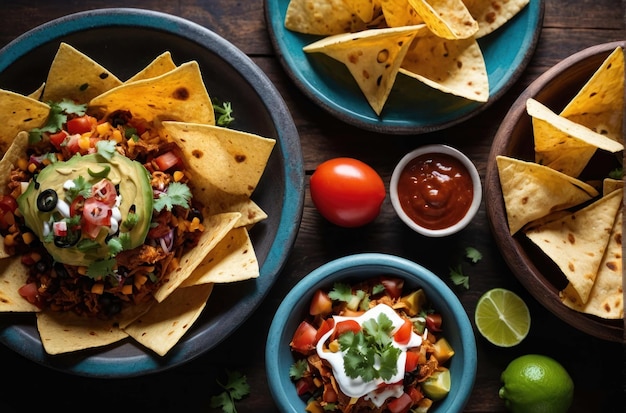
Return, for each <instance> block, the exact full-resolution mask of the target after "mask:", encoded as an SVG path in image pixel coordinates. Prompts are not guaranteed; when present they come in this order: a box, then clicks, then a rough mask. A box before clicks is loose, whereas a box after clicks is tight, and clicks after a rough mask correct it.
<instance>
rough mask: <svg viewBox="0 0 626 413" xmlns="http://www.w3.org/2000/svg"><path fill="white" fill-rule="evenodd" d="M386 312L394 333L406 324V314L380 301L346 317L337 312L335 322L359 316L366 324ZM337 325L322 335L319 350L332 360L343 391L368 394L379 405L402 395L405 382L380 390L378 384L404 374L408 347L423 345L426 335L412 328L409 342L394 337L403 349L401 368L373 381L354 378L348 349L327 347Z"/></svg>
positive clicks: (360, 320) (396, 378)
mask: <svg viewBox="0 0 626 413" xmlns="http://www.w3.org/2000/svg"><path fill="white" fill-rule="evenodd" d="M381 313H383V314H385V315H386V316H387V317H388V318H389V319H390V320H391V322H392V324H393V330H392V331H391V335H393V334H395V332H396V331H398V329H399V328H400V327H401V326H402V324H404V320H403V319H402V317H400V316H399V315H398V313H396V311H395V310H394V309H393V308H391V307H390V306H388V305H387V304H378V305H377V306H376V307H373V308H371V309H369V310H368V311H366V312H365V313H363V314H361V315H360V316H358V317H344V316H337V315H336V316H333V319H334V320H335V326H336V325H337V324H338V323H339V322H341V321H345V320H355V321H356V322H357V323H359V325H360V326H363V323H364V322H366V321H368V320H371V319H374V320H376V319H378V316H379V315H380V314H381ZM334 331H335V328H334V327H333V328H332V329H331V330H330V331H329V332H327V333H326V334H324V336H322V337H321V338H320V340H319V341H318V343H317V346H316V350H317V354H318V355H319V357H320V358H322V359H324V360H326V361H328V363H329V364H330V365H331V368H332V370H333V374H334V376H335V380H336V381H337V384H338V385H339V388H340V389H341V391H342V392H343V393H344V394H345V395H346V396H349V397H357V398H359V397H363V396H365V398H366V400H371V401H372V403H374V404H375V405H376V406H377V407H380V406H382V405H383V403H384V402H385V400H387V399H388V398H389V397H400V396H401V395H402V393H403V391H404V389H403V385H402V383H399V384H396V385H393V386H386V387H385V389H384V390H382V391H381V390H379V389H378V387H379V386H380V385H381V384H383V383H384V384H392V383H398V382H400V381H401V380H402V379H403V378H404V365H405V362H406V350H407V349H408V348H413V347H419V346H421V345H422V336H419V335H417V334H416V333H415V332H411V339H410V340H409V342H408V343H407V344H405V345H401V344H398V343H397V342H396V341H395V340H392V346H394V347H397V348H399V349H400V350H401V353H400V357H398V361H397V365H396V367H397V372H396V374H395V375H394V376H393V377H391V378H389V379H388V380H383V379H382V378H377V379H375V380H372V381H364V380H363V378H362V377H360V376H359V377H357V378H354V379H353V378H351V377H348V375H347V374H346V372H345V369H344V352H343V351H337V352H331V351H328V350H324V344H325V343H326V341H327V340H328V338H329V337H330V336H331V335H332V334H333V332H334Z"/></svg>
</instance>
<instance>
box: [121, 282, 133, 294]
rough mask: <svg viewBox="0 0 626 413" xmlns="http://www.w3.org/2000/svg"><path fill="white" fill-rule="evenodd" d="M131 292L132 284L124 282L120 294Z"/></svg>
mask: <svg viewBox="0 0 626 413" xmlns="http://www.w3.org/2000/svg"><path fill="white" fill-rule="evenodd" d="M132 293H133V285H132V284H125V285H124V286H123V287H122V294H124V295H130V294H132Z"/></svg>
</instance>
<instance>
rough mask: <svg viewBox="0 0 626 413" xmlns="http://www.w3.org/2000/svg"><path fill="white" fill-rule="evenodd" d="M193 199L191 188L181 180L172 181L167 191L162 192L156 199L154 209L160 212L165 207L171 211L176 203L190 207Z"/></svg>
mask: <svg viewBox="0 0 626 413" xmlns="http://www.w3.org/2000/svg"><path fill="white" fill-rule="evenodd" d="M190 200H191V190H190V189H189V187H188V186H187V185H185V184H183V183H181V182H172V183H171V184H169V186H168V187H167V192H162V193H160V194H159V197H158V198H156V199H155V200H154V210H155V211H157V212H159V211H161V210H162V209H163V208H165V209H167V210H168V211H171V210H172V208H173V207H174V205H179V206H182V207H184V208H189V201H190Z"/></svg>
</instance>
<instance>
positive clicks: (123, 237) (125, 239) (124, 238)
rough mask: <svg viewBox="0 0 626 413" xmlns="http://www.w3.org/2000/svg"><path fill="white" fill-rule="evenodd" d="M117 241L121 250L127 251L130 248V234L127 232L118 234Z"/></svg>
mask: <svg viewBox="0 0 626 413" xmlns="http://www.w3.org/2000/svg"><path fill="white" fill-rule="evenodd" d="M118 239H119V240H120V242H121V243H122V249H125V250H129V249H130V246H131V242H130V233H128V232H120V235H119V236H118Z"/></svg>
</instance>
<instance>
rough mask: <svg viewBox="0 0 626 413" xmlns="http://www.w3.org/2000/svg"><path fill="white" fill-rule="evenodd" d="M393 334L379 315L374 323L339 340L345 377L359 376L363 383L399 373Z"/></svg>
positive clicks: (391, 326)
mask: <svg viewBox="0 0 626 413" xmlns="http://www.w3.org/2000/svg"><path fill="white" fill-rule="evenodd" d="M392 330H393V323H392V321H391V320H390V319H389V317H387V315H386V314H384V313H381V314H379V315H378V317H377V318H376V319H373V318H372V319H369V320H367V321H365V322H364V323H363V329H362V330H361V331H359V332H358V333H356V334H355V333H354V332H352V331H347V332H345V333H344V334H342V335H341V336H340V337H339V346H340V348H341V351H342V352H344V369H345V372H346V375H347V376H348V377H350V378H353V379H356V378H358V377H359V376H360V377H362V378H363V380H364V381H371V380H375V379H378V378H382V379H383V380H389V379H390V378H392V377H393V376H394V374H396V373H397V372H398V367H397V362H398V358H399V357H400V353H401V350H400V349H399V348H397V347H394V346H393V345H392V338H391V331H392Z"/></svg>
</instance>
